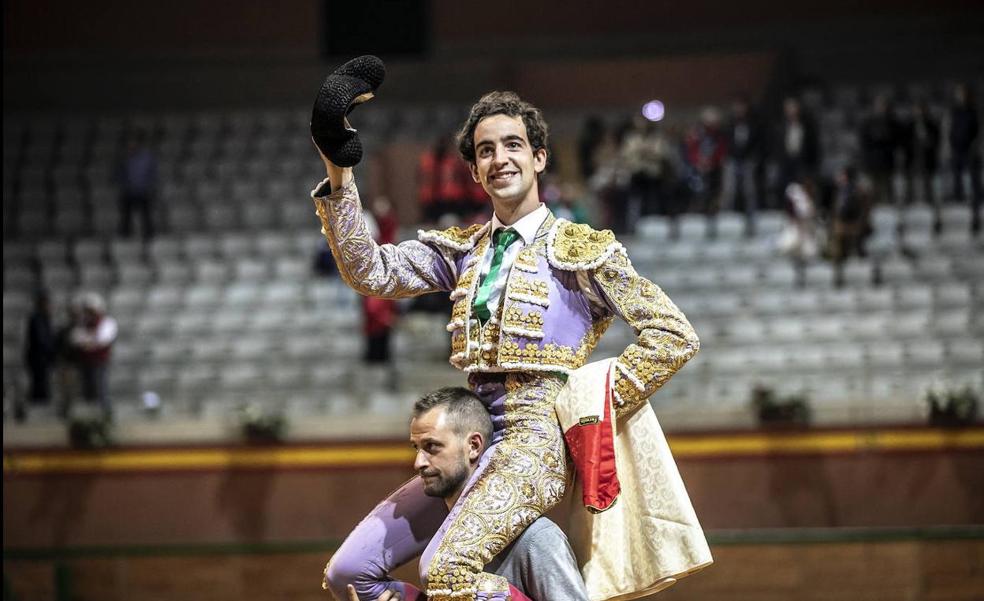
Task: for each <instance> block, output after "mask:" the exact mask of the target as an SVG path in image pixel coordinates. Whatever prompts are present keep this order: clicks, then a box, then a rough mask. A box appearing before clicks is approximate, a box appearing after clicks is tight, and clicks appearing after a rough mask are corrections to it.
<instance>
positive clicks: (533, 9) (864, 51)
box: [4, 0, 984, 110]
mask: <svg viewBox="0 0 984 601" xmlns="http://www.w3.org/2000/svg"><path fill="white" fill-rule="evenodd" d="M340 6H345V4H343V3H341V2H331V1H325V2H322V1H317V0H291V1H287V2H282V3H276V4H272V3H264V2H261V1H259V0H245V1H243V2H231V1H227V0H223V1H218V2H205V3H199V2H193V1H192V0H174V1H173V2H167V3H139V4H133V3H127V2H124V1H123V0H95V1H94V2H87V3H63V2H57V1H55V0H40V1H38V2H30V1H27V0H10V1H8V2H5V3H4V107H5V110H9V109H43V108H72V107H78V108H93V109H98V108H130V107H134V106H137V107H141V106H142V107H148V108H156V107H169V108H196V107H225V106H262V105H269V104H284V103H291V104H297V105H298V106H300V105H304V104H306V103H307V102H309V101H310V97H311V96H312V95H313V93H314V91H315V90H316V89H317V85H318V82H319V81H320V79H321V78H322V77H323V76H324V74H325V73H326V72H327V70H328V69H329V67H330V66H331V65H334V64H337V63H338V62H339V61H340V60H341V59H340V58H339V57H337V56H336V57H331V58H325V57H324V56H323V50H324V49H326V48H334V49H335V50H336V51H339V50H341V51H342V52H341V53H342V54H345V52H344V46H345V44H342V43H341V42H340V41H339V40H338V39H336V38H337V37H338V36H339V35H342V34H344V35H345V36H348V37H347V38H346V39H367V40H372V39H373V38H374V36H375V37H376V39H378V40H380V42H379V47H380V48H385V44H384V43H383V42H384V41H385V40H386V39H387V37H390V38H391V37H392V32H393V31H400V32H401V33H402V34H405V35H406V36H407V37H408V38H412V37H413V36H414V35H419V36H421V37H423V38H426V39H424V40H422V42H421V44H420V48H421V49H423V52H420V53H413V52H410V53H386V52H381V54H382V56H383V57H384V58H385V59H386V60H387V63H388V65H389V67H390V71H391V73H390V78H389V79H388V81H387V84H386V88H385V92H384V94H383V95H382V96H381V97H382V98H383V99H388V100H390V101H394V102H397V101H401V100H413V101H431V102H434V101H443V102H466V101H467V100H469V99H472V98H474V96H475V95H476V94H478V93H480V92H481V91H485V90H488V89H490V88H503V87H513V88H519V87H521V86H522V85H526V84H528V83H530V82H536V81H549V82H550V84H549V85H550V87H551V89H553V90H558V89H560V90H561V91H560V92H557V93H556V94H555V95H556V98H553V97H551V98H550V102H558V103H561V105H563V104H565V103H566V104H572V103H573V104H574V105H578V104H577V103H578V102H580V103H581V104H582V105H583V104H588V103H593V102H599V99H600V101H603V104H611V103H612V102H613V99H616V100H614V101H617V99H622V98H626V99H628V98H631V99H632V102H631V103H632V104H634V103H635V102H636V100H637V98H636V96H635V90H634V88H633V87H632V85H630V84H632V83H633V82H638V80H639V78H638V77H635V78H631V77H626V74H627V73H636V72H638V70H639V68H640V66H641V67H642V69H643V70H644V71H645V72H647V73H649V79H650V80H651V81H666V82H667V83H666V84H665V86H664V87H665V88H667V89H668V91H669V94H671V95H672V94H676V95H683V94H682V92H680V91H678V90H680V89H681V87H680V86H679V85H678V84H677V83H676V82H675V81H674V79H673V78H672V77H668V78H664V79H661V78H663V77H664V73H663V72H662V71H661V70H660V66H661V65H665V64H667V63H672V62H674V61H683V62H680V63H678V64H677V65H676V66H674V67H673V69H674V70H675V71H681V70H690V71H691V72H693V73H695V74H699V76H698V77H697V78H696V79H697V80H698V81H697V85H696V87H695V91H694V93H693V94H692V95H694V96H698V95H700V93H701V92H702V88H701V85H700V82H699V80H700V79H701V78H703V79H709V80H715V79H720V78H724V80H725V82H724V83H727V80H728V78H729V77H735V76H736V75H738V76H740V75H741V74H742V72H741V71H737V72H736V71H735V69H734V68H733V60H734V57H735V56H749V55H755V56H768V57H772V59H771V62H772V63H773V64H774V67H773V68H772V69H770V70H768V71H766V72H765V73H764V75H763V73H762V72H760V71H756V72H753V73H752V74H751V75H752V77H751V78H749V79H747V81H746V84H745V86H744V87H748V88H750V87H754V86H758V85H760V81H759V80H760V79H761V78H762V77H765V78H767V79H768V80H769V81H778V82H780V83H781V84H782V85H798V84H801V83H816V82H824V81H829V82H837V81H851V80H853V81H878V82H882V81H889V82H890V81H897V80H904V81H911V80H913V79H915V80H919V79H926V78H929V79H934V80H938V79H940V78H947V77H954V78H956V77H975V76H977V74H979V73H981V72H984V58H982V57H984V34H982V33H981V32H982V31H984V17H982V15H984V10H982V6H984V5H981V3H979V2H973V1H969V0H945V1H943V2H929V1H919V0H908V1H904V2H891V1H889V0H878V1H876V2H866V3H854V2H847V1H833V2H820V1H817V0H810V1H807V2H799V3H784V2H778V1H777V0H755V1H752V2H743V3H724V2H716V1H711V0H698V1H696V2H686V3H679V2H642V3H640V2H630V1H628V0H613V1H610V2H604V3H597V2H590V1H589V0H570V1H567V2H549V1H547V2H501V3H498V4H496V5H495V6H494V7H491V6H489V5H486V4H481V3H470V2H455V1H453V0H432V1H431V2H425V1H423V0H420V1H415V2H376V3H360V11H361V13H364V14H375V15H376V17H375V18H367V17H365V16H363V17H361V18H360V17H359V16H358V15H353V14H352V13H351V11H348V14H343V15H342V16H341V17H339V14H340V9H339V8H337V7H340ZM422 15H423V17H422ZM422 18H424V19H425V20H426V26H421V25H420V23H421V19H422ZM340 21H344V22H340ZM380 22H383V23H386V25H385V26H384V25H379V23H380ZM401 23H402V24H403V25H404V27H403V28H402V29H401V28H400V24H401ZM418 30H419V31H418ZM331 32H335V36H334V37H332V36H331ZM339 32H341V33H339ZM342 41H344V40H342ZM333 42H337V43H333ZM367 46H368V47H370V48H371V47H373V44H372V43H371V42H367ZM694 60H698V61H704V62H702V63H699V64H694V63H693V61H694ZM584 61H595V62H596V63H595V67H593V68H592V69H589V71H593V72H595V73H597V72H598V71H599V70H601V71H606V70H608V72H609V76H608V77H607V78H605V80H604V81H603V82H600V83H599V82H598V80H597V77H586V78H584V79H582V78H580V77H579V76H580V75H581V73H582V70H581V69H579V68H578V67H579V65H581V64H582V63H583V62H584ZM708 61H709V62H708ZM536 62H538V63H539V65H540V67H531V65H532V64H533V63H536ZM623 63H624V65H623ZM553 65H556V66H557V67H558V68H557V69H553V68H552V66H553ZM633 65H635V66H634V67H633ZM649 65H652V69H650V68H649ZM551 74H554V75H555V77H554V78H553V79H550V78H549V77H548V76H549V75H551ZM558 81H559V82H560V83H559V84H558ZM564 83H566V84H567V85H566V86H563V87H562V84H564ZM718 87H719V88H720V87H723V85H722V86H718ZM735 87H737V86H731V88H735ZM731 88H729V89H728V90H727V94H734V93H738V92H741V91H748V90H738V89H731ZM581 94H583V95H584V96H585V97H584V98H582V99H581V100H580V101H579V100H578V98H579V95H581ZM720 94H724V92H721V91H719V90H718V89H716V88H712V89H710V90H707V93H706V94H705V95H703V96H702V98H703V99H704V100H703V101H704V102H714V101H718V100H719V98H718V96H719V95H720ZM545 106H550V104H549V103H545Z"/></svg>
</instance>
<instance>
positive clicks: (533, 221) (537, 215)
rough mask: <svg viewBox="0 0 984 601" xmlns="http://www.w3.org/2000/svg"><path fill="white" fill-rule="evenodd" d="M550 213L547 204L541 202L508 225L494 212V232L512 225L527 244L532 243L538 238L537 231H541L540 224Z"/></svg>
mask: <svg viewBox="0 0 984 601" xmlns="http://www.w3.org/2000/svg"><path fill="white" fill-rule="evenodd" d="M549 214H550V210H549V209H547V206H546V205H545V204H543V203H542V202H541V203H540V206H538V207H537V208H535V209H533V211H532V212H531V213H530V214H529V215H526V216H525V217H523V218H522V219H520V220H519V221H517V222H516V223H514V224H512V225H506V224H504V223H502V222H501V221H499V216H498V215H496V214H495V213H494V212H493V213H492V234H495V233H496V232H497V231H498V230H500V229H503V228H507V227H511V228H512V229H514V230H516V232H517V233H518V234H519V235H520V236H522V238H523V242H525V243H526V244H527V245H529V244H532V243H533V240H535V239H536V233H537V232H538V231H540V226H541V225H543V222H544V221H546V219H547V216H548V215H549Z"/></svg>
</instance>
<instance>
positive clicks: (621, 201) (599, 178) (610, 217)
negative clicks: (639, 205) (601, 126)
mask: <svg viewBox="0 0 984 601" xmlns="http://www.w3.org/2000/svg"><path fill="white" fill-rule="evenodd" d="M619 147H620V144H619V139H618V137H617V135H616V133H615V132H605V134H604V137H603V139H602V142H601V144H599V145H598V148H597V149H596V150H595V155H594V156H595V165H596V166H597V168H596V169H595V172H594V174H593V175H592V176H591V179H590V180H589V181H588V187H589V188H590V189H591V190H592V192H594V194H595V195H596V196H597V198H598V202H599V204H600V205H601V206H602V207H603V210H604V214H605V223H606V224H607V225H608V227H609V228H611V229H612V230H613V231H614V232H615V233H616V234H621V233H626V232H628V231H629V228H630V223H629V222H628V219H627V210H628V197H629V191H628V186H629V176H628V172H627V170H626V169H625V166H624V165H623V164H622V161H621V158H620V157H619Z"/></svg>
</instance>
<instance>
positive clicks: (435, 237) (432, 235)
mask: <svg viewBox="0 0 984 601" xmlns="http://www.w3.org/2000/svg"><path fill="white" fill-rule="evenodd" d="M488 229H489V224H488V223H486V224H485V225H483V226H482V227H481V228H479V229H478V231H476V232H475V233H474V234H472V235H471V237H469V238H468V242H452V241H451V240H449V239H448V238H447V237H445V236H441V235H440V230H426V231H425V230H417V239H418V240H420V241H421V242H433V243H434V244H437V245H439V246H445V247H448V248H452V249H454V250H459V251H462V252H466V251H469V250H471V249H472V248H474V246H475V243H476V242H477V241H478V239H479V238H481V237H482V235H483V234H485V232H486V231H488Z"/></svg>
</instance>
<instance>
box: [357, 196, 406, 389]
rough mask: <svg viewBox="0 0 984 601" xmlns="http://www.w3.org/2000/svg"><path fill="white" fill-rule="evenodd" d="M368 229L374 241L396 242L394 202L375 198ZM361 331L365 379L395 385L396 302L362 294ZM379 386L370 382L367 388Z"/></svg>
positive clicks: (392, 387) (393, 387)
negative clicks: (366, 376)
mask: <svg viewBox="0 0 984 601" xmlns="http://www.w3.org/2000/svg"><path fill="white" fill-rule="evenodd" d="M366 222H367V223H368V224H369V230H370V232H371V234H372V236H373V239H375V240H376V243H377V244H393V243H394V242H396V234H397V229H398V228H399V224H398V222H397V220H396V216H395V215H394V213H393V205H392V204H390V201H389V199H388V198H386V197H385V196H380V197H378V198H376V200H375V201H373V203H372V212H370V213H369V214H367V215H366ZM362 316H363V322H362V325H363V333H364V335H365V354H364V356H363V359H364V361H365V363H366V365H367V366H368V367H369V370H370V374H369V378H368V380H369V381H370V382H371V383H372V382H376V381H378V380H383V381H385V384H386V388H387V389H388V390H391V391H394V392H395V391H396V389H397V385H398V383H397V374H396V365H395V364H394V362H393V354H392V352H391V348H390V341H391V338H392V334H393V327H394V326H395V325H396V320H397V317H398V314H397V308H396V303H395V302H394V301H391V300H386V299H382V298H377V297H373V296H363V297H362ZM380 388H381V387H379V386H375V385H373V387H372V388H369V390H374V389H375V390H378V389H380Z"/></svg>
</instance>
